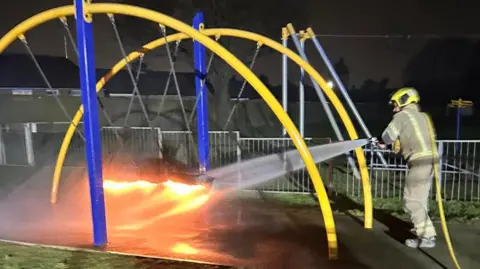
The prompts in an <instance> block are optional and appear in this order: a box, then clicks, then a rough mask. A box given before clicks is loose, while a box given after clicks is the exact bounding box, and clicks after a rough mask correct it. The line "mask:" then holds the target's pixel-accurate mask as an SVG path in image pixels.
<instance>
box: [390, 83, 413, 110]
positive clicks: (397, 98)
mask: <svg viewBox="0 0 480 269" xmlns="http://www.w3.org/2000/svg"><path fill="white" fill-rule="evenodd" d="M418 102H420V95H419V94H418V92H417V90H416V89H415V88H411V87H406V88H401V89H399V90H397V91H396V92H394V93H393V94H392V96H391V97H390V104H392V105H393V103H396V104H397V105H398V107H404V106H406V105H409V104H412V103H418Z"/></svg>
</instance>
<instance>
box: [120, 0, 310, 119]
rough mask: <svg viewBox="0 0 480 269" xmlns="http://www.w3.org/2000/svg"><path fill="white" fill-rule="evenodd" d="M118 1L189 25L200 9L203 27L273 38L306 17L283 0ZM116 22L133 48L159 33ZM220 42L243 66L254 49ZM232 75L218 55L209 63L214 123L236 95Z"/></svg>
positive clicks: (186, 50) (137, 23) (188, 51)
mask: <svg viewBox="0 0 480 269" xmlns="http://www.w3.org/2000/svg"><path fill="white" fill-rule="evenodd" d="M121 1H122V2H124V3H127V4H133V5H137V6H142V7H146V8H149V9H153V10H157V11H160V12H162V13H164V14H167V15H170V16H173V17H175V18H177V19H179V20H182V21H183V22H185V23H187V24H191V20H192V18H193V16H194V14H195V13H196V12H197V11H202V12H203V13H204V15H205V20H206V27H207V28H237V29H238V28H240V29H245V30H250V31H253V32H257V33H261V34H264V35H267V36H271V37H273V39H276V40H279V39H280V33H281V28H282V27H284V26H285V25H286V24H287V23H289V22H290V21H294V22H295V24H296V25H297V27H306V26H307V25H306V23H307V21H306V19H307V18H308V17H307V16H305V14H307V10H306V8H307V7H308V5H307V4H306V3H305V4H303V3H298V2H297V3H295V5H292V2H291V1H287V0H278V1H275V2H271V4H268V3H269V2H267V1H264V2H262V1H260V2H261V3H259V1H254V0H244V1H224V0H169V1H168V0H163V1H158V0H121ZM307 1H309V0H305V2H307ZM117 21H118V24H119V27H121V29H123V30H125V31H126V34H127V35H128V36H129V37H130V39H129V41H128V42H129V43H131V44H132V45H133V46H136V47H137V48H138V47H139V46H141V45H142V44H144V43H146V42H148V41H151V40H153V39H155V38H159V36H160V31H159V28H158V27H157V26H156V25H154V24H152V23H149V22H146V21H143V20H139V19H136V18H132V17H122V18H119V19H117ZM220 43H221V44H222V45H223V46H224V47H225V48H227V49H228V50H229V51H231V52H232V53H233V54H234V55H236V56H237V57H238V58H239V59H240V60H243V62H244V63H246V64H247V65H248V64H249V61H251V58H252V55H253V52H254V51H255V44H252V42H245V41H242V40H238V39H232V38H229V37H225V38H221V39H220ZM189 44H191V43H187V45H186V46H185V45H182V46H181V49H180V52H181V53H182V54H183V55H184V56H187V59H188V61H189V62H190V63H191V62H192V58H193V50H192V48H191V45H189ZM172 51H173V50H172ZM260 52H261V53H260V54H259V55H258V56H257V59H258V58H260V57H263V56H264V55H265V54H268V53H271V51H270V50H268V49H266V48H262V49H261V51H260ZM179 58H180V57H179ZM192 69H193V68H192ZM235 75H236V74H235V71H234V70H233V69H232V68H231V67H229V66H227V65H226V64H225V63H224V62H223V60H221V59H218V58H216V59H215V61H214V62H213V68H212V69H211V70H210V72H209V74H208V80H209V84H210V85H212V86H213V88H214V89H213V92H214V96H213V98H212V99H213V102H214V103H213V106H214V107H215V110H216V111H215V116H216V117H215V119H216V121H217V125H218V126H223V125H224V123H225V121H226V117H228V114H229V111H230V109H231V104H230V101H229V100H230V97H231V96H232V95H234V96H236V94H237V93H234V92H232V89H230V88H229V84H230V81H231V80H232V78H234V77H235ZM237 90H238V89H237Z"/></svg>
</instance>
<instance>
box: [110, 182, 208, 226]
mask: <svg viewBox="0 0 480 269" xmlns="http://www.w3.org/2000/svg"><path fill="white" fill-rule="evenodd" d="M103 186H104V188H105V192H106V194H107V196H108V195H109V194H112V195H114V196H115V197H122V196H123V195H130V194H132V193H133V194H135V195H136V196H135V197H138V199H139V200H138V201H140V203H136V204H135V205H134V206H135V207H134V210H135V212H136V213H135V217H133V216H132V219H131V220H132V222H130V223H125V222H123V221H122V222H123V223H122V224H120V225H119V226H117V229H120V230H139V229H142V228H145V227H146V226H149V225H151V224H153V223H155V222H156V221H158V220H160V219H163V218H166V217H171V216H174V215H179V214H183V213H187V212H190V211H194V210H195V209H198V208H200V207H201V206H202V205H204V204H205V203H206V202H207V201H208V200H209V198H210V196H209V194H208V193H206V191H207V188H206V187H205V186H204V185H199V184H195V185H189V184H185V183H180V182H176V181H173V180H168V181H165V182H162V183H158V184H157V183H152V182H149V181H144V180H137V181H115V180H104V184H103ZM107 199H108V197H107ZM135 199H137V198H135ZM119 202H120V203H121V202H122V201H121V200H120V201H119ZM111 204H112V203H111ZM112 205H113V206H115V205H117V202H113V204H112ZM118 207H121V206H120V205H119V204H118ZM132 209H133V208H132ZM152 213H153V214H152ZM145 214H147V215H148V217H147V215H145Z"/></svg>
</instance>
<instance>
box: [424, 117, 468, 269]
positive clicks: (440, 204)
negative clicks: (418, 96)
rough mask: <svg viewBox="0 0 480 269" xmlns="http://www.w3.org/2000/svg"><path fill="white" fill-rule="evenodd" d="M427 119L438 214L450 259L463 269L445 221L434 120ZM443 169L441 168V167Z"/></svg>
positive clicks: (459, 268) (458, 267)
mask: <svg viewBox="0 0 480 269" xmlns="http://www.w3.org/2000/svg"><path fill="white" fill-rule="evenodd" d="M424 114H425V117H426V118H427V122H428V130H429V134H430V141H431V143H432V152H433V160H434V161H433V175H434V178H435V186H436V192H437V195H438V199H437V200H438V212H439V215H440V220H441V223H442V230H443V235H444V236H445V241H446V243H447V246H448V251H449V252H450V257H451V258H452V261H453V263H454V264H455V266H456V268H457V269H461V267H460V264H459V263H458V260H457V257H456V256H455V250H454V249H453V245H452V241H451V240H450V233H449V232H448V227H447V221H446V219H445V212H444V210H443V201H442V200H443V199H442V193H441V192H442V191H441V187H440V175H439V173H438V163H437V162H436V160H437V159H438V152H437V145H436V143H435V132H434V129H433V125H432V120H431V119H430V116H429V115H428V114H426V113H424ZM440 169H441V167H440Z"/></svg>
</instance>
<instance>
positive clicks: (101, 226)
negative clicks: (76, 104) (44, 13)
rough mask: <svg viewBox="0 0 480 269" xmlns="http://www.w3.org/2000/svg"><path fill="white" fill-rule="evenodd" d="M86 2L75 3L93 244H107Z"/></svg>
mask: <svg viewBox="0 0 480 269" xmlns="http://www.w3.org/2000/svg"><path fill="white" fill-rule="evenodd" d="M83 10H84V1H82V0H75V12H76V13H75V14H76V27H77V46H78V53H79V54H78V63H79V67H80V87H81V90H82V104H83V111H84V115H83V122H84V133H85V153H86V161H87V168H88V179H89V183H90V202H91V209H92V220H93V244H94V245H95V246H104V245H105V244H106V243H107V225H106V218H105V199H104V194H103V179H102V152H101V143H100V123H99V119H98V104H97V93H96V91H95V82H96V76H95V55H94V46H93V28H92V18H91V15H84V12H83Z"/></svg>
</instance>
